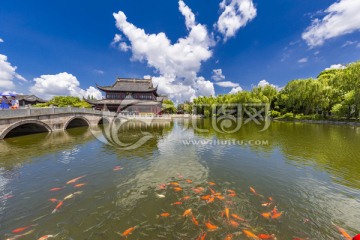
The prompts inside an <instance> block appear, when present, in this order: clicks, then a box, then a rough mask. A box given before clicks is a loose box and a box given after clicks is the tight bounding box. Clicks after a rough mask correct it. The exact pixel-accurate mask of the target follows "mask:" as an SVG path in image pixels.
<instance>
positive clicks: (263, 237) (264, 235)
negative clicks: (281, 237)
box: [258, 233, 273, 239]
mask: <svg viewBox="0 0 360 240" xmlns="http://www.w3.org/2000/svg"><path fill="white" fill-rule="evenodd" d="M258 238H260V239H272V238H273V236H272V235H269V234H263V233H262V234H259V235H258Z"/></svg>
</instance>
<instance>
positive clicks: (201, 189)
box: [192, 187, 205, 194]
mask: <svg viewBox="0 0 360 240" xmlns="http://www.w3.org/2000/svg"><path fill="white" fill-rule="evenodd" d="M192 190H193V191H194V193H196V194H200V193H202V192H203V191H204V190H205V189H204V188H202V187H197V188H192Z"/></svg>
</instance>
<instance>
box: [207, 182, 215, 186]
mask: <svg viewBox="0 0 360 240" xmlns="http://www.w3.org/2000/svg"><path fill="white" fill-rule="evenodd" d="M208 184H209V185H210V186H215V185H216V183H214V182H208Z"/></svg>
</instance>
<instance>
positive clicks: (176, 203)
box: [171, 202, 182, 205]
mask: <svg viewBox="0 0 360 240" xmlns="http://www.w3.org/2000/svg"><path fill="white" fill-rule="evenodd" d="M181 204H182V202H174V203H172V204H171V205H181Z"/></svg>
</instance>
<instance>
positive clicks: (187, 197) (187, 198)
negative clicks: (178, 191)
mask: <svg viewBox="0 0 360 240" xmlns="http://www.w3.org/2000/svg"><path fill="white" fill-rule="evenodd" d="M189 199H190V196H185V197H183V198H182V200H183V201H186V200H189Z"/></svg>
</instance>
